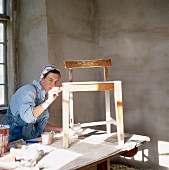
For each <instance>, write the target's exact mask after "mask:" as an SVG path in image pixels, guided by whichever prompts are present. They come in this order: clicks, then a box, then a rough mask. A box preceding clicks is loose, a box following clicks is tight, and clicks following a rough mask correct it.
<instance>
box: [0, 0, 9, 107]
mask: <svg viewBox="0 0 169 170" xmlns="http://www.w3.org/2000/svg"><path fill="white" fill-rule="evenodd" d="M8 19H9V17H8V16H7V15H6V0H0V106H7V96H8V94H7V39H6V37H7V36H6V33H7V31H6V30H7V28H6V27H7V20H8Z"/></svg>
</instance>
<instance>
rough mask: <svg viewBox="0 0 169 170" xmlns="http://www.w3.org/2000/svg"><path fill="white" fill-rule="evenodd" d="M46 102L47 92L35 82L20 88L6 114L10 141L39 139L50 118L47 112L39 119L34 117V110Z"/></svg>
mask: <svg viewBox="0 0 169 170" xmlns="http://www.w3.org/2000/svg"><path fill="white" fill-rule="evenodd" d="M44 100H45V90H44V89H43V88H42V86H41V85H40V83H39V82H38V81H36V80H34V81H33V82H32V83H31V84H27V85H25V86H23V87H21V88H19V89H18V90H17V91H16V92H15V93H14V95H13V96H12V98H11V101H10V105H9V108H8V110H7V114H6V123H7V124H8V125H9V126H10V130H9V138H10V139H9V141H10V142H11V141H14V140H17V139H21V138H22V139H24V140H27V139H32V138H36V137H39V136H40V135H41V133H42V132H43V131H44V128H45V126H46V124H47V120H48V118H49V113H48V110H45V111H44V112H43V113H42V114H40V115H39V116H38V117H37V118H36V117H34V116H33V113H32V112H33V108H34V107H35V106H38V105H39V104H41V103H42V102H43V101H44Z"/></svg>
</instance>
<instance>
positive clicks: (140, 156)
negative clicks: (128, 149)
mask: <svg viewBox="0 0 169 170" xmlns="http://www.w3.org/2000/svg"><path fill="white" fill-rule="evenodd" d="M147 158H148V149H144V150H143V151H138V152H137V154H136V155H135V156H134V160H137V161H142V162H147V161H148V159H147Z"/></svg>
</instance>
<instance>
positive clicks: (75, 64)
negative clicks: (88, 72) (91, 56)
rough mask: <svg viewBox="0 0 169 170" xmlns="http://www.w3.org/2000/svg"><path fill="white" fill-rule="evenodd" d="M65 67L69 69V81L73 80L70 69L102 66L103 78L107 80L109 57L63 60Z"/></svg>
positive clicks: (110, 64) (109, 64)
mask: <svg viewBox="0 0 169 170" xmlns="http://www.w3.org/2000/svg"><path fill="white" fill-rule="evenodd" d="M64 64H65V68H68V69H69V81H70V82H72V81H73V73H72V70H73V69H76V68H97V67H103V68H104V80H105V81H107V80H108V67H110V66H112V63H111V59H98V60H67V61H64Z"/></svg>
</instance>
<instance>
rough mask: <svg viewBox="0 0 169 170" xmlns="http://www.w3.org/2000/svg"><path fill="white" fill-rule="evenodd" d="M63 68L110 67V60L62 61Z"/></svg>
mask: <svg viewBox="0 0 169 170" xmlns="http://www.w3.org/2000/svg"><path fill="white" fill-rule="evenodd" d="M64 64H65V68H92V67H108V66H112V64H111V59H99V60H68V61H64Z"/></svg>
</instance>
